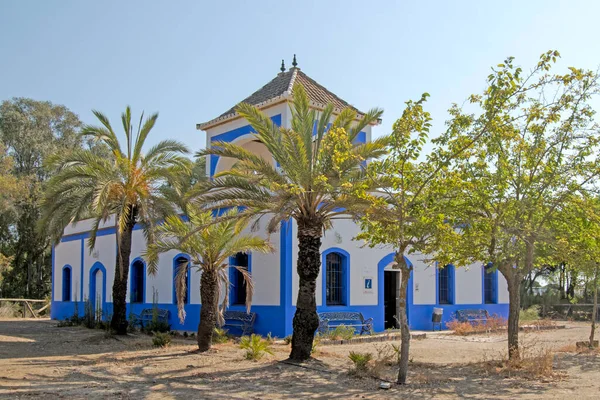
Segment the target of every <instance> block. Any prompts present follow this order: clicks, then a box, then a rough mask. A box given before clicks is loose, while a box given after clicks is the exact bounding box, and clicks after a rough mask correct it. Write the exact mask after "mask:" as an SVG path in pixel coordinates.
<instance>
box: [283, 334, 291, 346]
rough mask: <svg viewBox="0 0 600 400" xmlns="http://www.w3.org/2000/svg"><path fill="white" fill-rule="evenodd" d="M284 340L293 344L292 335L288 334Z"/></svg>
mask: <svg viewBox="0 0 600 400" xmlns="http://www.w3.org/2000/svg"><path fill="white" fill-rule="evenodd" d="M283 341H284V342H285V344H292V335H287V336H286V337H284V338H283Z"/></svg>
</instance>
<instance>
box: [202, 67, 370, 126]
mask: <svg viewBox="0 0 600 400" xmlns="http://www.w3.org/2000/svg"><path fill="white" fill-rule="evenodd" d="M296 83H301V84H302V86H304V89H305V90H306V93H307V94H308V98H309V100H310V101H311V102H312V103H313V105H317V106H321V107H323V106H325V105H326V104H329V103H332V104H333V105H334V107H335V108H337V109H340V110H341V109H344V108H347V107H350V108H352V109H354V110H356V112H357V114H358V115H359V116H362V115H364V113H363V112H361V111H359V110H357V109H356V108H354V107H352V106H351V105H350V104H348V103H347V102H346V101H344V100H342V99H340V98H339V97H338V96H336V95H335V94H333V93H332V92H330V91H329V90H327V89H326V88H325V87H323V86H322V85H320V84H319V83H317V82H316V81H315V80H314V79H312V78H310V77H309V76H308V75H306V74H305V73H304V72H302V71H301V70H300V68H290V69H289V70H288V71H286V72H281V73H279V74H277V76H276V77H275V78H273V79H272V80H271V81H270V82H269V83H267V84H266V85H264V86H263V87H262V88H260V89H258V90H257V91H256V92H254V93H252V94H251V95H250V96H248V97H246V98H245V99H244V100H242V101H240V103H249V104H252V105H254V106H259V107H260V106H261V105H266V104H268V103H271V102H272V101H274V100H278V99H283V98H289V97H291V94H292V90H293V88H294V85H295V84H296ZM238 104H239V103H238ZM236 107H237V104H236V105H235V106H233V107H231V108H230V109H229V110H227V111H225V112H224V113H223V114H221V115H219V116H218V117H217V118H215V119H212V120H210V121H208V122H205V123H202V124H198V125H197V128H199V129H204V128H205V127H208V126H211V125H213V124H215V123H220V122H222V121H225V120H228V119H230V118H232V117H234V116H235V115H236V114H237V113H236V111H235V108H236Z"/></svg>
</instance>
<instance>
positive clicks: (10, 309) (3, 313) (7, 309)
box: [0, 303, 19, 318]
mask: <svg viewBox="0 0 600 400" xmlns="http://www.w3.org/2000/svg"><path fill="white" fill-rule="evenodd" d="M18 316H19V306H17V305H16V304H10V303H4V304H2V305H0V317H1V318H15V317H18Z"/></svg>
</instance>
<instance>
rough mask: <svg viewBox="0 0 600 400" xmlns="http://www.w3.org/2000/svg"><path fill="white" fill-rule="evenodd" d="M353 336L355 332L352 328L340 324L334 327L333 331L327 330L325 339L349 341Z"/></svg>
mask: <svg viewBox="0 0 600 400" xmlns="http://www.w3.org/2000/svg"><path fill="white" fill-rule="evenodd" d="M355 334H356V331H355V330H354V327H352V326H346V325H344V324H342V325H338V326H336V327H335V329H332V330H329V332H327V337H328V338H329V339H331V340H340V339H342V340H350V339H352V338H353V337H354V335H355Z"/></svg>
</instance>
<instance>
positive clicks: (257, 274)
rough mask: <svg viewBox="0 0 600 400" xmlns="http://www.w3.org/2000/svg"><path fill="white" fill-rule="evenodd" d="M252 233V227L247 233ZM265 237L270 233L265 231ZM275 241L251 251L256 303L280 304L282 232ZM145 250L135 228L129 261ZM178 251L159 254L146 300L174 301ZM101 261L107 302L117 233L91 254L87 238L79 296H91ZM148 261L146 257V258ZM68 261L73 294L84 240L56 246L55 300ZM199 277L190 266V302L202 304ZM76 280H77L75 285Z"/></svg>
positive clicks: (99, 240)
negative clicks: (269, 247) (265, 250)
mask: <svg viewBox="0 0 600 400" xmlns="http://www.w3.org/2000/svg"><path fill="white" fill-rule="evenodd" d="M245 233H249V229H248V230H247V232H245ZM254 234H261V235H262V236H263V237H267V235H266V234H265V233H264V232H263V233H260V232H258V233H256V232H255V233H254ZM271 239H272V244H273V247H274V249H275V251H274V253H270V254H260V253H253V254H252V271H251V272H252V277H253V279H254V290H255V291H254V297H253V302H252V304H253V305H279V299H280V297H279V296H280V292H279V282H280V267H279V265H280V264H279V235H278V234H276V235H273V236H272V238H271ZM145 250H146V241H145V238H144V234H143V231H142V230H135V231H133V236H132V246H131V257H130V263H132V262H133V260H135V259H136V258H137V257H142V255H143V253H144V251H145ZM179 253H180V252H179V251H175V250H173V251H169V252H166V253H163V254H161V255H160V256H159V261H158V268H157V272H156V274H155V275H147V276H146V287H145V302H146V303H152V301H153V293H154V291H157V293H158V302H159V303H163V304H164V303H167V304H170V303H174V300H175V299H174V298H173V258H174V257H175V256H176V255H177V254H179ZM97 261H98V262H101V263H102V264H103V265H104V267H105V268H106V271H107V274H106V275H107V276H106V296H107V299H106V301H108V302H112V284H113V280H114V273H115V261H116V242H115V235H105V236H99V237H98V238H97V239H96V247H95V249H94V251H92V253H91V254H90V253H89V250H88V247H87V240H85V249H84V279H83V284H84V291H83V297H81V295H80V294H78V299H80V300H81V299H83V298H85V297H86V296H89V281H90V276H89V274H90V270H91V268H92V266H93V265H94V263H96V262H97ZM144 261H145V260H144ZM65 264H69V265H71V267H72V269H73V271H72V282H73V285H74V286H73V287H74V289H73V291H72V296H73V297H74V293H75V289H76V290H77V293H79V285H80V277H79V276H80V271H81V241H80V240H75V241H70V242H64V243H61V244H59V245H58V246H56V249H55V271H54V274H55V275H54V277H55V282H54V300H58V301H59V300H61V298H62V273H61V271H62V267H63V266H64V265H65ZM200 276H201V273H200V271H199V270H198V269H197V268H192V269H191V274H190V303H192V304H200V303H201V302H200ZM75 282H77V284H76V286H75ZM130 288H131V279H129V282H128V287H127V301H128V302H129V299H130V295H129V289H130Z"/></svg>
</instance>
